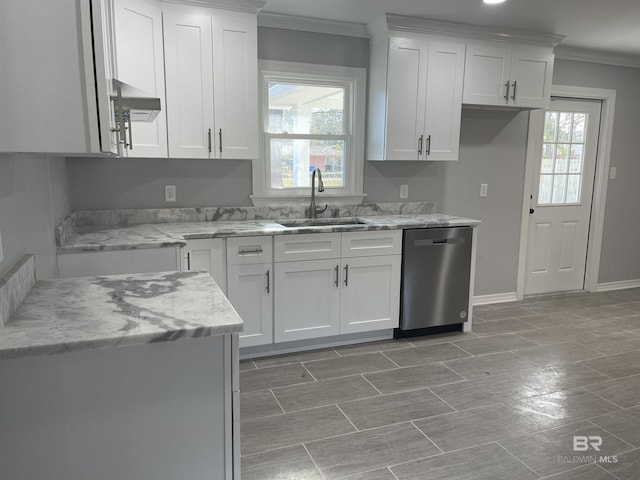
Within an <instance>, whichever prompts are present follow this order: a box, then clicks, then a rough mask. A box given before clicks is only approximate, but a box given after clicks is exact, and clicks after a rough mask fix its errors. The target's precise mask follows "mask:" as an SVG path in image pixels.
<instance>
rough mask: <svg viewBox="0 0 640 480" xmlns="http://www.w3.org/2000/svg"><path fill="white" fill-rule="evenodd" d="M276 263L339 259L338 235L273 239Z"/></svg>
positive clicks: (299, 235) (312, 234)
mask: <svg viewBox="0 0 640 480" xmlns="http://www.w3.org/2000/svg"><path fill="white" fill-rule="evenodd" d="M274 257H275V261H276V262H293V261H297V260H321V259H325V258H340V234H339V233H308V234H298V235H280V236H276V237H275V238H274Z"/></svg>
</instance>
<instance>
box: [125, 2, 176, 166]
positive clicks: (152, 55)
mask: <svg viewBox="0 0 640 480" xmlns="http://www.w3.org/2000/svg"><path fill="white" fill-rule="evenodd" d="M113 8H114V31H115V32H114V36H115V47H116V53H115V60H116V72H115V77H116V78H117V79H118V80H120V81H122V82H124V83H127V84H129V85H131V86H133V87H135V88H137V89H139V90H142V91H144V92H145V93H148V94H149V95H152V96H155V97H158V98H160V105H161V108H162V110H161V112H160V113H159V114H158V116H157V117H156V118H155V120H153V121H152V122H148V123H147V122H134V124H133V126H132V128H133V130H132V139H133V145H134V146H133V149H132V150H129V149H123V152H122V154H123V156H128V157H160V158H166V157H167V155H168V151H167V111H166V105H165V90H164V51H163V47H162V12H161V10H160V5H159V4H158V2H156V1H153V0H114V4H113Z"/></svg>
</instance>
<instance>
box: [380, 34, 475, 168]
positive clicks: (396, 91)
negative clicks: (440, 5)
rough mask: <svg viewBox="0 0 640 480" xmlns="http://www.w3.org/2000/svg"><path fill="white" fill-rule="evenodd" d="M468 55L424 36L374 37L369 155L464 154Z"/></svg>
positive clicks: (450, 157) (454, 157)
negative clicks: (462, 125) (462, 126)
mask: <svg viewBox="0 0 640 480" xmlns="http://www.w3.org/2000/svg"><path fill="white" fill-rule="evenodd" d="M387 42H388V43H387ZM464 54H465V45H464V44H463V43H460V42H457V43H456V42H447V41H446V39H438V38H435V37H429V36H422V35H410V34H406V35H402V36H395V35H394V36H391V37H389V38H388V40H382V41H380V40H378V41H374V42H372V57H377V58H372V69H371V72H370V76H371V89H370V113H369V131H368V140H367V148H368V149H367V158H368V159H369V160H457V159H458V149H459V139H460V115H461V111H462V87H463V78H464Z"/></svg>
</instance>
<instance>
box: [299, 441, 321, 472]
mask: <svg viewBox="0 0 640 480" xmlns="http://www.w3.org/2000/svg"><path fill="white" fill-rule="evenodd" d="M301 445H302V448H304V451H305V452H307V455H309V458H310V459H311V461H312V462H313V465H314V466H315V467H316V470H318V472H320V476H321V477H322V480H327V477H325V475H324V472H323V471H322V470H321V469H320V467H319V466H318V464H317V463H316V461H315V459H314V458H313V456H312V455H311V452H310V451H309V449H308V448H307V445H306V444H305V443H302V444H301Z"/></svg>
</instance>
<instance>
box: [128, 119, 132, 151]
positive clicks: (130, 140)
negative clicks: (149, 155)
mask: <svg viewBox="0 0 640 480" xmlns="http://www.w3.org/2000/svg"><path fill="white" fill-rule="evenodd" d="M127 123H128V124H129V150H133V128H132V127H131V112H129V115H128V117H127Z"/></svg>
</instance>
